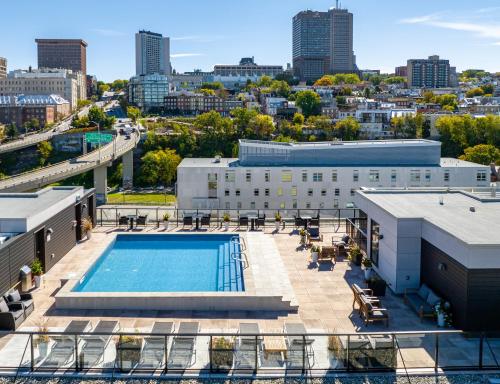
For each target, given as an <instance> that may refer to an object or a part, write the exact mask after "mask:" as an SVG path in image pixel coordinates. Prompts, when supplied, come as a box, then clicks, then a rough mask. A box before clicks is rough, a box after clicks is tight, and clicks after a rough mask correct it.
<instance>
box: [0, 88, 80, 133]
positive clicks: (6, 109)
mask: <svg viewBox="0 0 500 384" xmlns="http://www.w3.org/2000/svg"><path fill="white" fill-rule="evenodd" d="M70 112H71V108H70V104H69V101H67V100H65V99H63V98H62V97H60V96H58V95H48V96H47V95H18V96H0V123H4V124H10V123H15V124H16V126H17V127H22V126H23V125H24V123H26V122H29V121H30V120H32V119H37V120H38V122H39V123H40V127H44V126H45V125H47V124H52V123H54V122H55V121H56V120H59V119H61V118H63V117H65V116H68V115H69V114H70Z"/></svg>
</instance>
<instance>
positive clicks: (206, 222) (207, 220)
mask: <svg viewBox="0 0 500 384" xmlns="http://www.w3.org/2000/svg"><path fill="white" fill-rule="evenodd" d="M211 217H212V216H211V215H203V216H202V217H201V226H202V227H203V226H204V225H206V226H207V227H209V228H210V219H211Z"/></svg>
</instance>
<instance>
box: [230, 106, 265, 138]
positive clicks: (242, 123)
mask: <svg viewBox="0 0 500 384" xmlns="http://www.w3.org/2000/svg"><path fill="white" fill-rule="evenodd" d="M258 114H259V113H258V112H257V111H256V110H255V109H248V108H235V109H233V110H232V111H231V116H232V117H233V122H234V125H235V126H236V129H237V131H238V135H239V136H241V137H243V138H244V137H246V136H248V135H249V134H250V131H249V126H250V122H251V121H252V119H253V118H255V116H257V115H258Z"/></svg>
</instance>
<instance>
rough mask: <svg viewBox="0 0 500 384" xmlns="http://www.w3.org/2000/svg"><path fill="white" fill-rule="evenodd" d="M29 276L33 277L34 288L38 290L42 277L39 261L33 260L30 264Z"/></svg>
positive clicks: (41, 267)
mask: <svg viewBox="0 0 500 384" xmlns="http://www.w3.org/2000/svg"><path fill="white" fill-rule="evenodd" d="M30 268H31V274H32V275H33V279H34V280H35V288H40V286H41V285H42V275H43V266H42V262H41V261H40V259H35V260H33V262H32V263H31V267H30Z"/></svg>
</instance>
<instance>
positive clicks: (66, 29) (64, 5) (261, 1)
mask: <svg viewBox="0 0 500 384" xmlns="http://www.w3.org/2000/svg"><path fill="white" fill-rule="evenodd" d="M334 5H335V0H252V1H243V0H183V1H179V0H141V1H137V0H134V1H132V0H83V1H67V0H46V1H40V0H24V1H23V2H22V6H21V4H20V3H19V2H18V1H14V0H2V7H1V12H2V14H3V16H2V18H1V19H2V22H1V26H2V33H1V37H0V56H2V57H6V58H7V60H8V69H9V70H12V69H18V68H27V67H28V66H29V65H32V66H33V67H36V65H37V58H36V44H35V41H34V40H35V38H82V39H84V40H85V41H86V42H87V43H88V45H89V46H88V48H87V72H88V73H90V74H95V75H96V76H97V78H98V79H99V80H103V81H112V80H114V79H119V78H120V79H128V78H130V77H131V76H133V75H134V71H135V58H134V54H135V50H134V34H135V33H136V32H137V31H138V30H139V29H146V30H151V31H153V32H158V33H161V34H163V35H164V36H169V37H171V54H172V65H173V68H175V69H176V70H177V71H178V72H184V71H192V70H193V69H195V68H196V69H202V70H204V71H209V70H212V69H213V66H214V65H215V64H233V63H238V61H239V59H240V58H241V57H248V56H254V57H255V61H256V62H257V63H258V64H281V65H283V66H285V65H286V63H290V62H291V60H292V57H291V51H292V17H293V16H294V15H295V14H296V13H297V12H299V11H301V10H305V9H312V10H318V11H324V10H327V9H328V8H330V7H332V6H334ZM341 6H342V7H343V8H348V9H349V11H351V12H352V13H353V14H354V51H355V54H356V57H357V64H358V67H359V68H361V69H381V70H382V71H383V72H394V67H395V66H398V65H404V64H406V60H407V59H409V58H425V57H427V56H429V55H432V54H439V55H440V56H441V57H443V58H446V59H449V60H450V63H451V65H453V66H456V67H457V69H458V70H459V71H461V70H464V69H468V68H480V69H485V70H488V71H493V72H498V71H500V1H499V0H475V1H465V0H341ZM6 16H8V17H6Z"/></svg>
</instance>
